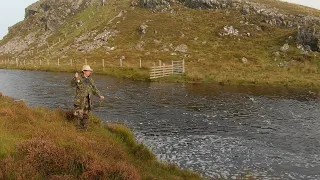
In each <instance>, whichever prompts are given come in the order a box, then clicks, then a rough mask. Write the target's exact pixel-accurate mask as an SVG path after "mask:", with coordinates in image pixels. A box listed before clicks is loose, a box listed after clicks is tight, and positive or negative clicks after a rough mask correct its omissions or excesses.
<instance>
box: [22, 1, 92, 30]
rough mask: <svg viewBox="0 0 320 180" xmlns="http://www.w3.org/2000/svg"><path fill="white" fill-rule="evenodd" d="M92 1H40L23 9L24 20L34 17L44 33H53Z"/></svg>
mask: <svg viewBox="0 0 320 180" xmlns="http://www.w3.org/2000/svg"><path fill="white" fill-rule="evenodd" d="M93 1H94V0H41V1H38V2H36V3H34V4H32V5H30V6H28V7H27V8H26V9H25V18H31V17H34V18H36V20H37V23H38V24H40V25H42V27H43V28H44V29H45V30H46V31H49V30H50V31H54V30H55V29H57V28H59V27H60V26H61V25H62V24H63V23H64V22H65V20H66V19H67V17H69V16H71V15H74V14H75V13H76V12H77V11H79V10H80V9H82V8H85V7H88V6H90V5H92V3H93Z"/></svg>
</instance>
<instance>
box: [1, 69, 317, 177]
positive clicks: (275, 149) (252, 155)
mask: <svg viewBox="0 0 320 180" xmlns="http://www.w3.org/2000/svg"><path fill="white" fill-rule="evenodd" d="M72 76H73V74H70V73H54V72H36V71H34V72H32V71H20V70H0V92H2V93H3V94H4V95H7V96H12V97H14V98H15V99H23V100H25V102H26V103H27V104H29V105H30V106H46V107H50V108H62V109H70V108H71V107H72V102H73V95H74V89H72V88H71V87H70V79H71V78H72ZM93 78H94V79H95V82H96V84H97V86H98V88H99V89H100V90H101V92H102V94H104V95H105V97H106V100H105V101H103V102H99V101H98V99H95V102H96V104H95V105H96V108H95V109H94V111H93V113H94V114H96V115H98V116H99V117H101V118H102V119H103V120H104V121H105V122H124V123H126V124H128V126H129V127H130V128H131V129H133V131H134V132H135V134H136V138H137V139H138V141H140V142H143V143H144V144H146V145H147V146H148V147H149V148H150V149H151V150H152V151H153V152H154V153H155V154H156V155H157V157H158V158H159V160H161V161H166V162H172V163H175V164H177V165H179V166H180V167H182V168H185V169H191V170H194V171H196V172H199V173H200V174H202V175H203V176H204V177H206V178H207V179H215V178H218V177H223V178H226V179H235V178H236V177H239V176H240V175H243V174H251V175H254V176H256V177H258V178H261V179H320V130H319V129H320V118H319V117H320V110H319V108H320V98H318V96H317V95H316V93H317V92H316V90H310V89H300V88H274V87H273V88H272V87H244V86H218V85H212V84H182V83H158V82H137V81H130V80H123V79H117V78H112V77H106V76H99V75H93Z"/></svg>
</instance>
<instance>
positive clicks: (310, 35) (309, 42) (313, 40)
mask: <svg viewBox="0 0 320 180" xmlns="http://www.w3.org/2000/svg"><path fill="white" fill-rule="evenodd" d="M319 40H320V28H319V27H312V26H311V27H310V26H299V27H298V34H297V41H298V43H299V44H301V45H302V46H303V47H304V49H306V50H307V49H309V48H310V50H311V51H319V50H320V41H319Z"/></svg>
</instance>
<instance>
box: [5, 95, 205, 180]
mask: <svg viewBox="0 0 320 180" xmlns="http://www.w3.org/2000/svg"><path fill="white" fill-rule="evenodd" d="M0 116H1V120H0V179H128V180H136V179H202V178H201V177H200V176H199V175H197V174H195V173H192V172H190V171H182V170H180V169H178V168H177V167H175V166H172V165H165V164H160V163H159V162H157V160H156V158H155V156H154V155H153V154H152V153H151V152H150V151H149V150H148V149H147V148H146V147H145V146H144V145H142V144H137V142H136V141H135V139H134V136H133V134H132V132H131V131H130V130H129V129H128V128H127V127H125V126H124V125H118V124H108V125H105V124H101V122H100V120H99V119H98V118H96V117H91V120H90V123H89V130H88V131H85V132H82V131H80V132H79V131H77V130H76V128H75V123H76V122H75V120H74V119H73V117H72V113H71V112H65V111H62V110H58V109H56V110H49V109H46V108H41V107H38V108H29V107H27V106H26V105H25V104H24V103H23V102H15V101H14V100H13V99H11V98H9V97H4V96H2V95H1V94H0Z"/></svg>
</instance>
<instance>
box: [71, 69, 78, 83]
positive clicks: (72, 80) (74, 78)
mask: <svg viewBox="0 0 320 180" xmlns="http://www.w3.org/2000/svg"><path fill="white" fill-rule="evenodd" d="M78 78H79V74H78V73H77V72H76V73H75V74H74V77H73V78H72V79H71V86H72V87H76V86H77V83H78V82H77V80H78Z"/></svg>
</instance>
